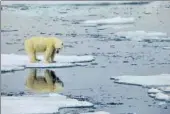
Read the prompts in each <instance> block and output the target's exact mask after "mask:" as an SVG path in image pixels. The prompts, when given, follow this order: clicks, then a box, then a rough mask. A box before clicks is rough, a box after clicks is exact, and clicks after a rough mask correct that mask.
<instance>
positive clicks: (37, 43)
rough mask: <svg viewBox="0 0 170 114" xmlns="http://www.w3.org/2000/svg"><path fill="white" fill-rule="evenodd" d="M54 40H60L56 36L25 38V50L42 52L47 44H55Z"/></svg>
mask: <svg viewBox="0 0 170 114" xmlns="http://www.w3.org/2000/svg"><path fill="white" fill-rule="evenodd" d="M56 42H61V40H59V39H58V38H56V37H31V38H29V39H26V40H25V43H24V44H25V49H26V50H31V49H33V50H35V51H37V52H43V51H45V50H46V48H47V47H48V46H55V45H56Z"/></svg>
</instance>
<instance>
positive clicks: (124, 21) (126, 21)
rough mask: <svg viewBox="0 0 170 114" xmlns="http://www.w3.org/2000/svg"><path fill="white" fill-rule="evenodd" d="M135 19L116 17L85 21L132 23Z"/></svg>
mask: <svg viewBox="0 0 170 114" xmlns="http://www.w3.org/2000/svg"><path fill="white" fill-rule="evenodd" d="M134 21H135V19H134V18H133V17H129V18H123V17H114V18H109V19H99V20H87V21H84V24H132V23H134Z"/></svg>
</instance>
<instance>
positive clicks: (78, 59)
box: [1, 54, 95, 71]
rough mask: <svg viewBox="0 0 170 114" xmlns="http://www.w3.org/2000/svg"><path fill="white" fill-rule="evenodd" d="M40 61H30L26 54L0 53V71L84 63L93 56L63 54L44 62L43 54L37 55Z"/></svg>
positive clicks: (69, 65) (91, 59)
mask: <svg viewBox="0 0 170 114" xmlns="http://www.w3.org/2000/svg"><path fill="white" fill-rule="evenodd" d="M38 59H40V60H41V61H40V62H38V63H30V62H29V59H28V56H27V55H17V54H1V71H9V70H20V69H23V68H25V67H26V68H28V67H39V68H49V67H51V68H61V67H73V66H81V65H85V64H83V63H85V62H91V61H93V60H94V59H95V58H94V57H93V56H76V55H71V56H64V55H57V56H56V57H55V58H54V60H55V61H57V62H56V63H50V64H45V63H43V56H41V55H40V56H38Z"/></svg>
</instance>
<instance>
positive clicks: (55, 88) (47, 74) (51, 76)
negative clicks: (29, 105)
mask: <svg viewBox="0 0 170 114" xmlns="http://www.w3.org/2000/svg"><path fill="white" fill-rule="evenodd" d="M25 85H26V87H27V88H28V89H30V90H31V91H34V92H38V93H49V92H60V91H62V90H63V87H64V84H63V82H62V81H61V80H60V79H59V78H58V77H57V76H56V75H55V72H54V71H52V70H45V71H44V76H39V75H37V69H30V72H29V75H28V77H27V80H26V84H25Z"/></svg>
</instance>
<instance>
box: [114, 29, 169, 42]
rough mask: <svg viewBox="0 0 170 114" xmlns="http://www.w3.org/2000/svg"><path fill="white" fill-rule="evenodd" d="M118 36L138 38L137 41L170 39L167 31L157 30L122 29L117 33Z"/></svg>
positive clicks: (131, 38) (130, 38)
mask: <svg viewBox="0 0 170 114" xmlns="http://www.w3.org/2000/svg"><path fill="white" fill-rule="evenodd" d="M115 35H116V36H119V37H120V38H122V37H123V38H126V39H129V40H136V41H144V40H150V41H170V37H168V35H167V33H163V32H155V31H148V32H146V31H142V30H138V31H121V32H117V33H115Z"/></svg>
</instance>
